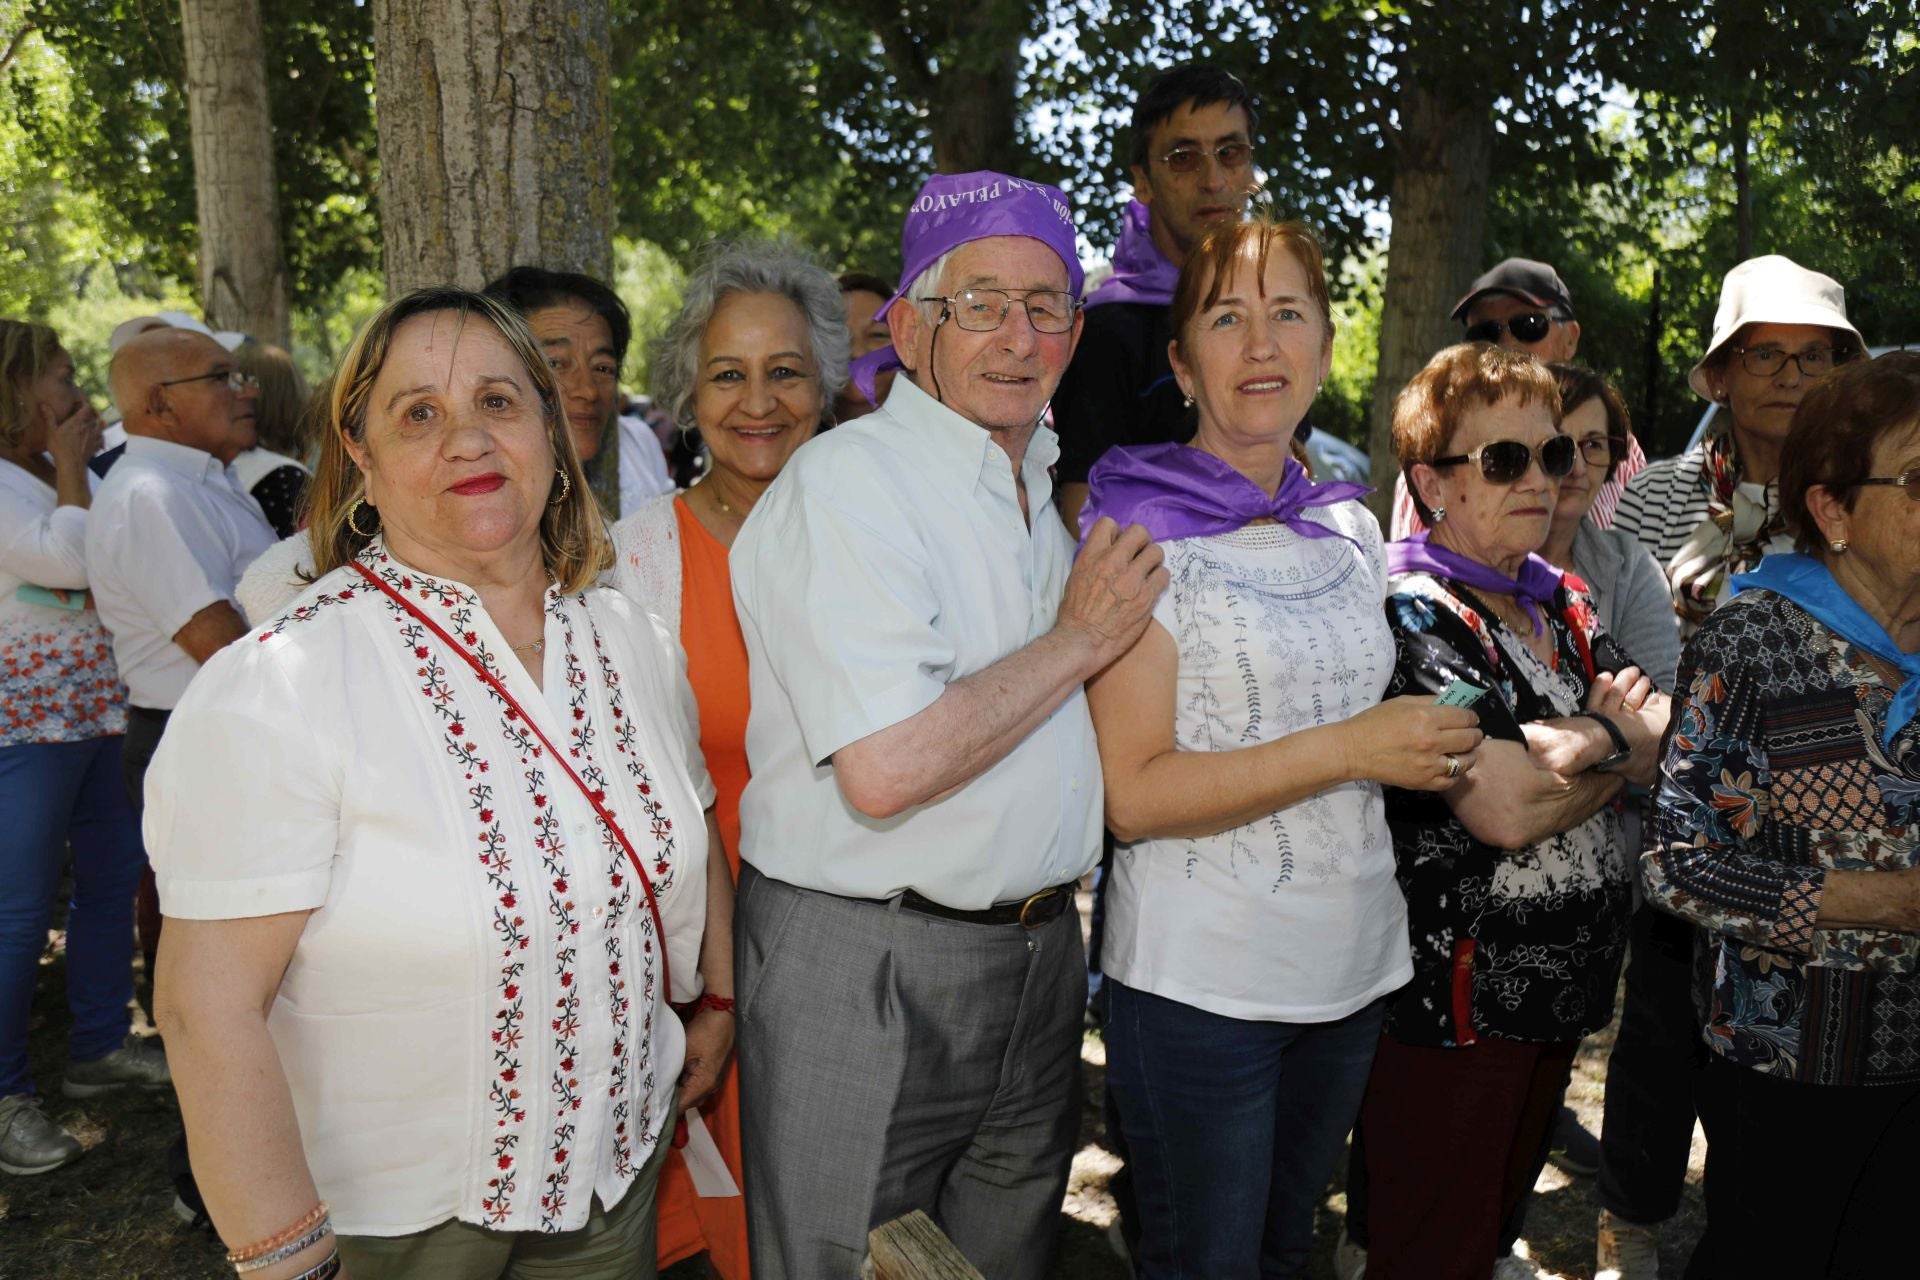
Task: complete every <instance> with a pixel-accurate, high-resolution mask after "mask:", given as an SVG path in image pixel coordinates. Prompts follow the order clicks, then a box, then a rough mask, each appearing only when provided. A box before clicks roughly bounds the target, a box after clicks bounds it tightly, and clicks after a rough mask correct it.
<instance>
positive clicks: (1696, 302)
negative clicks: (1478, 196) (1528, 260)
mask: <svg viewBox="0 0 1920 1280" xmlns="http://www.w3.org/2000/svg"><path fill="white" fill-rule="evenodd" d="M1679 10H1686V11H1687V12H1688V13H1691V15H1692V16H1691V17H1689V16H1687V15H1686V13H1679V14H1678V16H1676V13H1677V12H1678V11H1679ZM1715 17H1719V18H1722V19H1724V21H1722V22H1721V23H1720V25H1718V26H1715V25H1713V24H1712V23H1711V22H1710V21H1709V19H1712V18H1715ZM1667 18H1668V20H1669V21H1668V25H1669V27H1671V28H1673V29H1675V30H1677V31H1678V35H1677V36H1676V37H1675V38H1674V39H1671V40H1669V41H1668V42H1666V43H1665V44H1658V43H1655V42H1651V41H1650V42H1647V43H1646V44H1645V45H1643V47H1642V50H1641V53H1642V60H1641V61H1639V62H1637V63H1635V62H1631V61H1620V62H1619V63H1618V64H1617V65H1613V66H1611V67H1610V68H1609V70H1611V71H1613V72H1616V73H1618V74H1619V75H1620V76H1622V77H1625V79H1624V80H1623V82H1622V87H1623V88H1624V89H1625V90H1628V91H1633V92H1629V93H1626V94H1622V95H1621V96H1620V97H1619V103H1618V107H1619V109H1617V110H1614V111H1612V112H1610V113H1609V116H1608V118H1607V119H1606V120H1605V121H1604V122H1603V123H1602V125H1601V127H1599V128H1597V129H1595V130H1592V131H1589V132H1588V133H1586V134H1582V135H1578V136H1576V137H1574V138H1572V139H1570V140H1568V141H1567V142H1566V143H1564V144H1562V145H1559V146H1556V147H1554V148H1551V149H1541V148H1533V147H1521V146H1519V145H1516V144H1517V140H1516V139H1515V138H1514V137H1513V135H1512V133H1511V132H1510V133H1509V135H1508V137H1507V138H1506V139H1505V140H1504V146H1503V151H1502V153H1501V155H1500V156H1498V157H1497V158H1496V172H1497V173H1498V174H1499V175H1500V176H1499V180H1498V182H1497V184H1496V189H1495V191H1494V193H1493V199H1492V202H1491V205H1492V207H1491V211H1490V216H1489V225H1488V248H1487V255H1486V256H1487V260H1488V261H1489V262H1491V261H1494V260H1497V259H1498V258H1501V257H1504V256H1507V255H1510V254H1519V255H1522V256H1526V257H1535V258H1542V259H1545V260H1547V261H1550V262H1552V263H1554V264H1555V265H1556V266H1557V267H1558V268H1559V270H1560V272H1561V274H1562V276H1563V277H1565V279H1566V281H1567V284H1568V287H1569V289H1570V290H1571V291H1572V292H1573V296H1574V300H1575V302H1576V304H1577V305H1578V308H1579V312H1580V319H1581V324H1582V337H1581V349H1580V356H1581V359H1582V360H1583V361H1585V362H1588V363H1591V364H1592V365H1593V366H1594V367H1595V368H1598V369H1601V370H1603V371H1605V372H1606V373H1607V374H1608V376H1609V377H1610V378H1611V379H1612V380H1613V381H1614V382H1615V383H1616V385H1618V386H1619V387H1620V388H1621V390H1622V392H1623V394H1624V395H1625V396H1626V399H1627V403H1628V405H1629V407H1630V408H1632V410H1633V411H1634V414H1635V417H1636V424H1635V426H1636V430H1637V431H1639V432H1640V433H1641V434H1642V436H1643V437H1644V438H1645V439H1646V440H1647V442H1648V444H1647V447H1648V449H1649V451H1650V452H1654V453H1670V452H1673V451H1675V450H1677V449H1679V448H1680V447H1682V446H1683V445H1685V443H1686V441H1687V439H1688V437H1689V436H1690V435H1691V433H1692V431H1693V429H1694V427H1695V425H1696V424H1697V423H1698V421H1699V418H1700V415H1701V412H1702V409H1703V408H1704V405H1703V404H1702V402H1701V401H1700V400H1699V399H1698V397H1696V396H1695V395H1694V394H1693V392H1692V391H1691V390H1689V389H1688V388H1687V385H1686V375H1687V371H1688V370H1689V369H1690V368H1691V367H1692V365H1693V364H1694V362H1695V361H1696V360H1698V359H1699V357H1700V355H1701V354H1702V353H1703V352H1704V351H1705V349H1706V345H1707V342H1708V340H1709V338H1710V335H1711V331H1712V324H1713V315H1714V311H1715V309H1716V307H1717V306H1718V303H1719V293H1720V282H1721V278H1722V277H1723V276H1724V275H1725V273H1726V272H1727V270H1728V269H1729V268H1731V267H1732V266H1734V265H1735V263H1737V262H1738V261H1739V260H1740V256H1741V255H1740V252H1739V247H1738V243H1737V235H1736V231H1737V210H1736V207H1735V200H1736V189H1735V184H1734V164H1733V145H1734V143H1733V139H1734V136H1735V135H1734V129H1733V120H1732V116H1733V111H1734V109H1735V107H1736V106H1737V107H1738V108H1739V109H1740V110H1741V111H1743V112H1745V113H1746V119H1747V126H1746V127H1747V129H1748V131H1749V134H1750V141H1751V147H1752V153H1751V165H1750V169H1751V182H1752V206H1753V221H1754V243H1753V252H1754V253H1755V254H1766V253H1780V254H1785V255H1787V256H1788V257H1791V258H1793V259H1794V260H1795V261H1796V262H1799V263H1801V264H1802V265H1804V266H1807V267H1810V268H1812V269H1814V270H1818V271H1823V272H1826V273H1827V274H1829V275H1831V276H1833V277H1834V278H1835V279H1837V280H1839V281H1840V282H1841V283H1842V285H1844V286H1845V287H1846V288H1847V296H1848V306H1849V312H1850V314H1851V316H1852V318H1853V320H1854V322H1855V324H1856V325H1857V326H1858V327H1859V328H1860V330H1861V332H1862V333H1864V334H1865V335H1866V336H1867V338H1868V340H1869V341H1870V342H1894V341H1902V340H1904V341H1915V340H1920V277H1916V275H1915V273H1914V272H1913V270H1912V264H1913V263H1914V262H1916V261H1920V219H1916V218H1915V217H1914V213H1913V211H1914V209H1915V208H1916V207H1920V205H1916V196H1920V156H1916V154H1915V150H1914V147H1913V139H1914V138H1915V137H1916V136H1920V51H1917V50H1916V44H1915V34H1914V32H1913V31H1912V30H1907V31H1905V32H1902V31H1901V29H1900V28H1899V26H1898V21H1897V15H1895V14H1894V13H1893V12H1892V7H1891V6H1885V5H1878V4H1873V3H1856V4H1841V5H1830V4H1826V3H1824V2H1822V3H1813V2H1812V0H1781V3H1780V4H1778V5H1776V6H1774V7H1773V8H1771V9H1769V11H1768V13H1767V15H1766V16H1765V18H1764V19H1761V18H1759V17H1758V16H1757V15H1755V14H1754V13H1752V12H1751V11H1746V10H1733V9H1729V8H1728V7H1726V6H1723V5H1715V4H1712V3H1703V4H1696V5H1690V6H1668V7H1667ZM1910 22H1911V19H1910V18H1909V23H1910ZM1697 33H1700V34H1697ZM1635 90H1637V91H1635ZM1656 302H1657V310H1656Z"/></svg>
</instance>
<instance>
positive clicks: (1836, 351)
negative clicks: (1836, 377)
mask: <svg viewBox="0 0 1920 1280" xmlns="http://www.w3.org/2000/svg"><path fill="white" fill-rule="evenodd" d="M1739 354H1740V365H1741V367H1742V368H1744V369H1745V370H1746V371H1747V372H1748V373H1750V374H1752V375H1753V376H1754V377H1756V378H1771V377H1772V376H1773V375H1774V374H1776V373H1778V372H1780V371H1781V370H1782V369H1784V368H1786V367H1787V361H1789V360H1791V361H1793V364H1794V367H1795V368H1797V369H1799V370H1800V376H1801V377H1803V378H1817V377H1819V376H1820V375H1821V374H1823V373H1828V372H1830V371H1831V370H1832V369H1833V367H1834V366H1835V365H1837V364H1845V363H1846V362H1847V361H1848V360H1850V359H1852V357H1853V352H1852V351H1850V350H1848V349H1847V348H1845V347H1808V348H1807V349H1806V350H1805V351H1802V352H1799V353H1798V354H1795V353H1793V352H1789V351H1782V350H1781V349H1780V348H1779V347H1741V348H1740V349H1739Z"/></svg>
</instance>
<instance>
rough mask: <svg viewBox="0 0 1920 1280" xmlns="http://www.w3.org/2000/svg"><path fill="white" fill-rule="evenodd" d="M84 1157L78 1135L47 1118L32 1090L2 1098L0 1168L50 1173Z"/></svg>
mask: <svg viewBox="0 0 1920 1280" xmlns="http://www.w3.org/2000/svg"><path fill="white" fill-rule="evenodd" d="M79 1158H80V1144H79V1143H78V1142H77V1141H75V1140H74V1136H73V1135H72V1134H70V1133H68V1132H67V1131H66V1130H65V1129H62V1128H61V1127H60V1126H59V1125H57V1124H55V1123H54V1122H53V1121H51V1120H49V1119H47V1113H46V1112H44V1111H42V1110H41V1109H40V1100H39V1099H38V1098H36V1097H34V1096H33V1095H32V1094H30V1093H10V1094H8V1095H7V1096H6V1097H4V1098H0V1171H4V1172H6V1173H18V1174H34V1173H46V1172H48V1171H50V1170H53V1169H58V1168H59V1167H60V1166H61V1165H63V1164H70V1163H72V1162H73V1161H75V1160H77V1159H79Z"/></svg>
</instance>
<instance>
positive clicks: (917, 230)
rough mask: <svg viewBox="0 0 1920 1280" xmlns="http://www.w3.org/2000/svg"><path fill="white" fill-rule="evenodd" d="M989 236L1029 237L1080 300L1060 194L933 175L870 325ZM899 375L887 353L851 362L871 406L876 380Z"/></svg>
mask: <svg viewBox="0 0 1920 1280" xmlns="http://www.w3.org/2000/svg"><path fill="white" fill-rule="evenodd" d="M992 236H1026V237H1028V238H1029V239H1033V240H1038V241H1040V242H1041V243H1042V244H1044V245H1046V246H1047V248H1049V249H1051V250H1053V251H1054V252H1055V253H1057V254H1059V255H1060V261H1061V262H1062V263H1064V264H1065V265H1066V268H1067V288H1068V290H1069V291H1070V292H1071V293H1072V294H1073V296H1074V297H1076V298H1078V297H1079V296H1080V286H1081V285H1082V284H1084V283H1085V282H1086V273H1085V272H1083V271H1082V270H1081V269H1080V253H1079V250H1078V249H1077V248H1076V246H1075V237H1074V231H1073V209H1072V207H1071V206H1069V205H1068V204H1067V197H1066V196H1065V195H1063V194H1062V193H1061V191H1060V189H1059V188H1058V187H1050V186H1048V185H1047V184H1046V183H1044V182H1027V181H1025V180H1024V179H1021V178H1010V177H1008V176H1007V175H1006V174H1004V173H994V172H992V171H991V170H988V169H979V170H976V171H974V172H973V173H936V174H934V175H933V176H932V177H931V178H928V179H927V184H926V185H925V186H924V187H921V188H920V194H919V195H918V196H917V197H915V199H914V202H913V204H912V205H911V206H909V207H908V209H907V220H906V224H905V225H904V226H902V227H901V229H900V287H899V288H898V289H897V290H895V291H894V295H893V296H892V297H891V298H888V299H887V300H886V301H885V302H883V303H881V304H880V309H879V310H878V311H876V312H874V313H873V318H874V319H875V320H879V319H881V318H883V317H884V316H885V315H886V314H887V308H889V307H891V306H892V305H893V304H894V303H896V302H898V301H899V300H900V299H901V297H902V296H904V295H905V294H906V292H907V290H908V289H911V288H912V287H913V283H914V281H916V280H918V279H919V278H920V275H921V273H922V272H924V271H925V270H926V269H927V268H928V267H930V266H932V265H933V264H934V263H936V262H938V261H939V260H940V259H941V257H942V256H944V255H945V254H947V253H950V252H952V251H953V250H955V249H958V248H959V247H960V246H961V245H963V244H967V243H969V242H971V241H974V240H985V239H988V238H989V237H992ZM904 367H905V366H904V365H903V364H902V363H901V361H900V356H899V353H898V352H896V351H895V350H894V349H893V348H892V347H891V346H887V347H882V348H880V349H879V350H878V351H869V352H868V353H867V354H866V355H864V356H861V357H860V358H859V359H857V360H855V361H854V362H853V368H852V374H853V382H854V385H855V386H857V387H859V388H860V392H861V394H862V395H864V396H866V398H867V400H868V401H869V402H870V403H871V402H872V401H873V380H874V379H875V378H877V377H879V376H880V374H881V373H882V372H883V371H885V370H887V369H900V368H904Z"/></svg>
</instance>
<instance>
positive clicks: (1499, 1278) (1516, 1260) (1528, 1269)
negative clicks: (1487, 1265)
mask: <svg viewBox="0 0 1920 1280" xmlns="http://www.w3.org/2000/svg"><path fill="white" fill-rule="evenodd" d="M1545 1275H1546V1272H1544V1271H1542V1270H1540V1268H1539V1267H1536V1266H1534V1265H1533V1260H1532V1259H1531V1258H1523V1257H1521V1256H1520V1255H1519V1254H1517V1253H1510V1254H1508V1255H1507V1256H1506V1257H1504V1258H1502V1259H1500V1260H1499V1261H1498V1262H1496V1263H1494V1264H1493V1280H1543V1277H1544V1276H1545Z"/></svg>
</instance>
